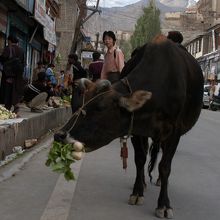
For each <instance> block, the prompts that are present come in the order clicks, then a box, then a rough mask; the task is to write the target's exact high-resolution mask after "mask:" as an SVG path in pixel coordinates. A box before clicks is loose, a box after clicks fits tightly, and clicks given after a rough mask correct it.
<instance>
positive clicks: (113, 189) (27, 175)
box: [0, 110, 220, 220]
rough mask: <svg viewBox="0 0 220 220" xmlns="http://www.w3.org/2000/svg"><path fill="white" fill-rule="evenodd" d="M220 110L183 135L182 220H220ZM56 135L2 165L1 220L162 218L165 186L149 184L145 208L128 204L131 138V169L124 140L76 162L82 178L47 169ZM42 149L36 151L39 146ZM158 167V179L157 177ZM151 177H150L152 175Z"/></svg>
mask: <svg viewBox="0 0 220 220" xmlns="http://www.w3.org/2000/svg"><path fill="white" fill-rule="evenodd" d="M219 139H220V112H211V111H208V110H204V111H203V112H202V114H201V117H200V119H199V121H198V123H197V124H196V126H195V127H194V128H193V129H192V130H191V131H190V132H189V133H188V134H187V135H185V136H183V137H182V139H181V141H180V144H179V147H178V150H177V152H176V155H175V157H174V160H173V164H172V172H171V176H170V178H169V196H170V200H171V205H172V207H173V208H174V218H175V219H177V220H197V219H198V220H219V219H220V141H219ZM51 141H52V139H51V138H47V139H45V140H44V141H43V142H42V143H41V144H39V145H38V146H37V147H35V148H34V149H32V151H30V152H28V153H25V155H24V156H23V157H22V158H19V159H18V160H16V161H14V162H13V163H12V164H9V165H7V166H6V167H4V168H1V169H0V177H1V176H2V175H3V174H4V175H6V174H7V172H9V173H10V172H11V173H12V172H13V169H18V167H16V166H17V164H19V163H20V162H21V161H22V160H24V158H25V157H27V156H28V155H30V154H33V152H35V153H34V154H33V155H32V157H30V159H29V161H28V162H26V163H25V165H24V166H23V167H22V169H20V170H19V171H18V172H16V174H15V175H14V176H13V177H11V178H8V179H7V180H5V181H2V182H0V195H1V202H0V219H1V220H122V219H126V220H144V219H149V220H150V219H157V218H156V217H155V216H154V210H155V208H156V205H157V198H158V195H159V188H158V187H157V186H155V185H154V184H153V183H152V184H151V183H149V180H148V179H147V182H148V187H147V190H146V192H145V201H144V205H143V206H131V205H128V204H127V202H128V198H129V195H130V194H131V192H132V187H133V183H134V178H135V166H134V160H133V149H132V146H131V144H130V142H129V159H128V168H127V170H126V171H124V170H123V169H122V161H121V159H120V145H119V140H115V141H113V142H112V143H111V144H109V145H108V146H105V147H103V148H101V149H99V150H97V151H95V152H92V153H89V154H86V155H85V156H84V158H83V160H81V161H80V162H77V163H75V164H73V169H74V172H75V175H76V178H77V180H76V181H71V182H66V181H65V180H64V178H63V176H61V175H59V174H57V173H53V172H52V171H51V170H50V169H48V168H47V167H45V165H44V163H45V161H46V157H47V153H48V149H49V146H50V144H51ZM39 148H41V151H39V152H37V153H36V150H37V149H39ZM157 175H158V174H157V170H155V171H154V173H153V176H154V181H155V180H156V178H157ZM146 176H147V175H146Z"/></svg>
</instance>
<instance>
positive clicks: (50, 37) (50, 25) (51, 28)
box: [44, 14, 56, 46]
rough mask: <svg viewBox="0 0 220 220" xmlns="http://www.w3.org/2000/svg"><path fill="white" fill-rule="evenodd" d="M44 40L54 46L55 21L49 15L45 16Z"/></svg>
mask: <svg viewBox="0 0 220 220" xmlns="http://www.w3.org/2000/svg"><path fill="white" fill-rule="evenodd" d="M44 39H45V40H46V41H48V42H49V43H51V44H52V45H54V46H56V31H55V21H54V20H52V18H51V17H50V16H49V15H47V14H46V15H45V24H44Z"/></svg>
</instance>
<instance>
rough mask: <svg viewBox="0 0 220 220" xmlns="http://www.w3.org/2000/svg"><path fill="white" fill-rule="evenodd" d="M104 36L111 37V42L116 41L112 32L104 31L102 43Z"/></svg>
mask: <svg viewBox="0 0 220 220" xmlns="http://www.w3.org/2000/svg"><path fill="white" fill-rule="evenodd" d="M105 36H108V37H111V38H112V39H113V41H114V42H115V41H116V37H115V34H114V32H113V31H104V33H103V36H102V41H104V39H105Z"/></svg>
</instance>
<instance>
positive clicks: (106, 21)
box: [84, 0, 201, 40]
mask: <svg viewBox="0 0 220 220" xmlns="http://www.w3.org/2000/svg"><path fill="white" fill-rule="evenodd" d="M148 3H149V0H141V1H139V2H137V3H134V4H131V5H127V6H125V7H113V8H100V10H101V13H100V14H98V13H96V14H95V15H93V16H92V17H91V18H90V19H89V20H88V21H87V22H86V23H85V24H84V30H85V34H86V35H89V36H91V37H92V39H93V40H95V39H96V34H97V33H103V32H104V31H105V30H113V31H115V32H116V31H117V32H118V31H120V32H126V33H128V34H131V33H132V32H133V31H134V28H135V24H136V21H137V19H138V18H139V17H140V16H141V14H142V13H143V7H145V6H147V5H148ZM195 3H196V2H195V1H194V0H172V1H171V0H156V7H157V8H159V9H160V11H161V27H162V32H163V33H165V34H166V33H167V32H168V31H169V30H173V29H177V30H180V31H183V32H185V30H184V29H187V28H184V27H185V25H184V26H183V24H182V23H181V22H180V21H179V18H180V14H182V13H183V12H184V11H185V10H186V9H187V7H190V6H192V5H195ZM167 18H168V19H167ZM170 18H173V19H170ZM184 19H185V18H184ZM171 20H173V22H171ZM177 20H178V21H177ZM189 29H190V30H192V31H195V32H196V34H197V30H200V29H201V28H198V26H196V27H194V26H193V25H192V27H191V28H189ZM184 35H186V38H187V39H188V37H187V36H188V35H189V36H191V35H192V34H191V33H189V34H188V33H186V34H185V33H184Z"/></svg>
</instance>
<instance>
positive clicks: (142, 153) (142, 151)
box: [129, 135, 148, 205]
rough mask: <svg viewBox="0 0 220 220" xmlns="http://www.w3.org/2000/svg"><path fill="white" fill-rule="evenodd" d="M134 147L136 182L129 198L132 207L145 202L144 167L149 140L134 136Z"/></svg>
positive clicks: (132, 139) (132, 140)
mask: <svg viewBox="0 0 220 220" xmlns="http://www.w3.org/2000/svg"><path fill="white" fill-rule="evenodd" d="M131 142H132V144H133V147H134V159H135V165H136V180H135V184H134V187H133V192H132V194H131V196H130V198H129V204H130V205H142V204H143V202H144V193H143V192H144V188H145V187H146V182H145V176H144V165H145V163H146V157H147V151H148V138H147V137H142V136H136V135H134V136H133V137H132V138H131Z"/></svg>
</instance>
